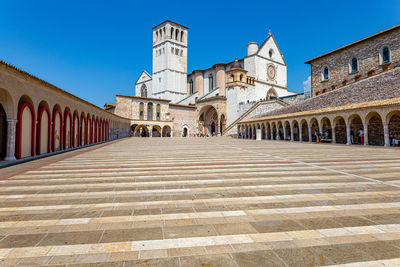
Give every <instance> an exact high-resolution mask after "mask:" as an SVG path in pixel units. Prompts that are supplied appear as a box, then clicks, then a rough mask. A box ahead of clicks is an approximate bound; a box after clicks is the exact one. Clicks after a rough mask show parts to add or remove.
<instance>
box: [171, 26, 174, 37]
mask: <svg viewBox="0 0 400 267" xmlns="http://www.w3.org/2000/svg"><path fill="white" fill-rule="evenodd" d="M173 38H174V27H172V28H171V39H173Z"/></svg>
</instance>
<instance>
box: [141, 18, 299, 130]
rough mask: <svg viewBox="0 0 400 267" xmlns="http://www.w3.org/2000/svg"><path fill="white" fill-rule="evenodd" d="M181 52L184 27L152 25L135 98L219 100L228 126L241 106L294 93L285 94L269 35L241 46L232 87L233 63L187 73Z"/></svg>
mask: <svg viewBox="0 0 400 267" xmlns="http://www.w3.org/2000/svg"><path fill="white" fill-rule="evenodd" d="M187 48H188V28H186V27H185V26H182V25H180V24H177V23H174V22H172V21H168V20H167V21H165V22H163V23H161V24H159V25H157V26H156V27H154V28H153V73H152V75H150V74H148V73H147V72H146V71H143V72H142V74H141V76H140V77H139V79H138V81H137V82H136V85H135V92H136V96H140V97H149V98H158V99H166V100H170V101H171V104H174V103H175V104H180V105H195V106H196V105H197V102H198V101H203V102H204V100H207V99H209V98H212V97H224V98H225V99H226V100H225V101H226V105H225V106H226V110H225V111H224V112H223V113H224V114H226V116H227V118H226V125H227V126H228V125H230V123H233V122H234V121H235V120H237V118H238V117H239V116H241V115H242V114H243V113H244V112H246V110H244V108H245V107H251V106H252V105H254V104H255V103H257V102H259V101H261V100H265V99H269V98H270V97H285V96H291V95H296V93H294V92H290V91H288V90H287V66H286V62H285V60H284V58H283V54H282V53H281V52H280V50H279V48H278V46H277V44H276V42H275V39H274V36H273V35H272V34H271V33H269V34H268V36H267V38H266V39H265V40H264V42H263V43H262V44H261V45H260V46H259V45H258V44H257V43H255V42H251V43H249V44H248V45H247V56H246V57H244V58H243V59H239V60H237V61H236V62H238V63H239V64H240V67H239V69H241V70H242V71H243V72H242V74H243V75H241V76H240V77H239V76H238V78H237V79H238V80H237V81H235V83H232V82H231V79H232V77H231V76H232V71H231V68H232V66H233V64H234V63H235V62H229V63H217V64H215V65H213V66H212V67H211V68H208V69H198V70H195V71H193V72H192V73H190V74H188V73H187ZM235 66H236V68H237V67H238V65H235ZM239 80H240V82H239V83H237V82H238V81H239ZM143 86H146V88H147V95H143V92H144V91H143V90H141V88H142V87H143ZM197 115H200V114H197Z"/></svg>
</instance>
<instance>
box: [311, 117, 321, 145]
mask: <svg viewBox="0 0 400 267" xmlns="http://www.w3.org/2000/svg"><path fill="white" fill-rule="evenodd" d="M310 124H311V136H312V141H313V142H317V135H318V133H319V126H318V122H317V120H316V119H312V120H311V122H310Z"/></svg>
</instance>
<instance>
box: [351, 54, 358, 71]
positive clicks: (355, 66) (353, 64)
mask: <svg viewBox="0 0 400 267" xmlns="http://www.w3.org/2000/svg"><path fill="white" fill-rule="evenodd" d="M357 71H358V60H357V58H356V57H353V58H352V59H351V72H357Z"/></svg>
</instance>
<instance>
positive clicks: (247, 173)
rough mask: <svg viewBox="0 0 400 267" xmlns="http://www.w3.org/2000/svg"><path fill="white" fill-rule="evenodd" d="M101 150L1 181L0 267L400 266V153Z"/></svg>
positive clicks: (207, 145)
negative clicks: (35, 266) (42, 266)
mask: <svg viewBox="0 0 400 267" xmlns="http://www.w3.org/2000/svg"><path fill="white" fill-rule="evenodd" d="M94 148H97V149H90V150H86V151H82V153H76V154H74V155H72V156H71V155H70V156H68V155H66V156H65V158H64V159H62V158H57V160H55V161H54V162H51V161H50V158H47V162H46V164H45V165H42V166H40V163H37V165H38V166H31V165H32V164H33V163H32V162H31V163H30V164H31V165H30V166H29V167H32V168H33V169H31V170H28V171H26V172H22V173H21V172H17V174H16V175H14V176H12V175H10V174H9V172H7V175H5V174H6V172H5V170H6V169H2V170H0V266H14V265H18V266H23V265H28V266H33V265H44V266H47V265H51V266H53V265H55V266H58V265H60V266H63V265H68V266H163V267H164V266H182V267H186V266H190V267H195V266H201V267H212V266H223V267H230V266H235V267H238V266H246V267H251V266H327V265H335V266H400V150H398V149H390V148H377V147H356V146H351V147H349V146H341V145H324V144H320V145H317V144H309V143H291V142H284V141H255V140H235V139H230V138H187V139H185V138H146V139H141V138H128V139H124V140H121V141H117V142H113V143H110V144H108V145H100V146H97V147H94ZM21 170H23V166H21ZM2 176H3V177H2ZM1 177H2V178H1Z"/></svg>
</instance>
